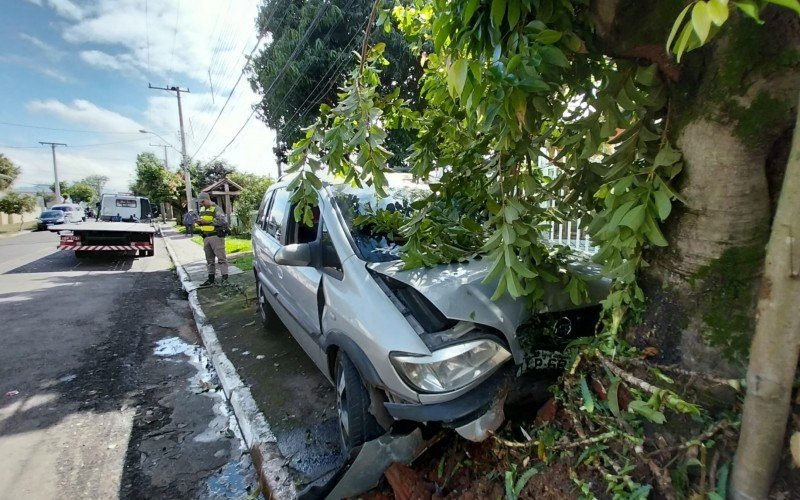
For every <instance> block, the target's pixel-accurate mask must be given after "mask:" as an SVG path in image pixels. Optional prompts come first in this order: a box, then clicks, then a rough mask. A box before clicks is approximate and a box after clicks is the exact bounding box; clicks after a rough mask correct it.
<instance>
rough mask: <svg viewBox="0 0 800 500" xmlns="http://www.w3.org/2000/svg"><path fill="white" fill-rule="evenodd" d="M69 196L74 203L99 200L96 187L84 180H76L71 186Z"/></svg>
mask: <svg viewBox="0 0 800 500" xmlns="http://www.w3.org/2000/svg"><path fill="white" fill-rule="evenodd" d="M69 197H70V198H72V201H73V202H74V203H80V202H85V203H94V202H95V201H97V200H99V197H98V196H97V191H96V190H95V188H94V187H93V186H91V185H89V184H87V183H86V182H84V181H80V182H75V183H73V184H72V185H70V186H69Z"/></svg>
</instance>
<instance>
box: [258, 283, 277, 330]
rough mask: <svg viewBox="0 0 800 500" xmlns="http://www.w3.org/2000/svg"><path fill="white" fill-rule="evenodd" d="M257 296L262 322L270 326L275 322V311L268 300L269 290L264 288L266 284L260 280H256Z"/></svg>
mask: <svg viewBox="0 0 800 500" xmlns="http://www.w3.org/2000/svg"><path fill="white" fill-rule="evenodd" d="M256 279H258V277H256ZM256 296H257V298H258V316H259V318H261V324H262V325H264V326H265V327H269V326H270V325H272V323H273V318H274V317H275V312H274V311H273V310H272V306H271V305H270V304H269V301H268V300H267V291H266V290H265V289H264V285H262V284H261V283H258V282H256Z"/></svg>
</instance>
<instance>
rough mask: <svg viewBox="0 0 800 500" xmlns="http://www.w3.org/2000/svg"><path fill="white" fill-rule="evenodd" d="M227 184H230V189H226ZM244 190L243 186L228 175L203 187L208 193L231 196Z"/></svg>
mask: <svg viewBox="0 0 800 500" xmlns="http://www.w3.org/2000/svg"><path fill="white" fill-rule="evenodd" d="M225 184H227V185H228V190H227V191H226V190H225ZM241 191H242V186H240V185H238V184H236V183H235V182H233V181H232V180H230V179H228V178H227V177H223V178H222V179H220V180H218V181H217V182H215V183H214V184H211V185H210V186H208V187H206V188H203V190H202V192H203V193H208V194H228V195H231V196H238V195H239V193H240V192H241Z"/></svg>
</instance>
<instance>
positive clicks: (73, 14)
mask: <svg viewBox="0 0 800 500" xmlns="http://www.w3.org/2000/svg"><path fill="white" fill-rule="evenodd" d="M47 3H48V5H50V7H52V8H53V10H55V11H56V13H57V14H58V15H59V16H61V17H66V18H67V19H73V20H75V21H78V20H80V19H81V18H82V17H83V9H81V8H80V7H78V6H77V5H75V4H74V3H72V2H71V1H70V0H47Z"/></svg>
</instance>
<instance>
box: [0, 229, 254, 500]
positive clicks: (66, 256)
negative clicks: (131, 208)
mask: <svg viewBox="0 0 800 500" xmlns="http://www.w3.org/2000/svg"><path fill="white" fill-rule="evenodd" d="M57 241H58V236H57V235H55V234H50V233H47V232H38V233H30V234H24V235H21V236H17V237H13V238H3V239H0V323H2V326H0V340H1V341H2V343H0V345H1V346H2V348H0V499H6V498H8V499H11V498H48V499H49V498H116V497H121V498H190V497H200V498H220V497H222V498H242V497H246V496H247V495H248V491H247V490H248V489H250V488H252V487H253V485H254V480H255V476H254V473H253V471H252V468H251V466H250V464H249V458H248V457H247V455H246V454H244V453H243V452H242V449H241V444H240V440H239V439H237V438H236V436H235V431H236V426H235V422H234V423H233V424H232V423H231V422H232V421H233V419H232V418H231V417H230V415H229V413H228V408H227V405H226V403H225V402H224V399H223V398H222V396H221V393H218V392H216V391H215V387H216V384H217V382H216V380H215V378H214V377H215V376H214V374H213V371H209V369H208V366H207V365H208V363H207V359H206V358H205V357H204V351H203V349H202V347H199V346H196V345H195V344H199V341H198V338H197V335H196V333H195V331H194V329H193V326H192V325H193V324H192V321H191V315H190V313H189V309H188V305H187V302H186V300H185V297H184V296H183V295H182V293H181V292H180V290H179V286H178V282H177V278H176V277H175V275H174V273H173V272H172V271H171V264H170V262H169V260H168V258H167V253H166V251H165V248H164V245H163V243H162V242H161V240H160V239H158V240H157V246H156V255H155V257H146V258H130V257H119V256H117V257H108V256H99V257H96V258H89V259H80V260H78V259H76V258H75V256H74V254H73V253H72V252H70V251H65V252H58V251H56V250H55V247H56V244H57Z"/></svg>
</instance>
